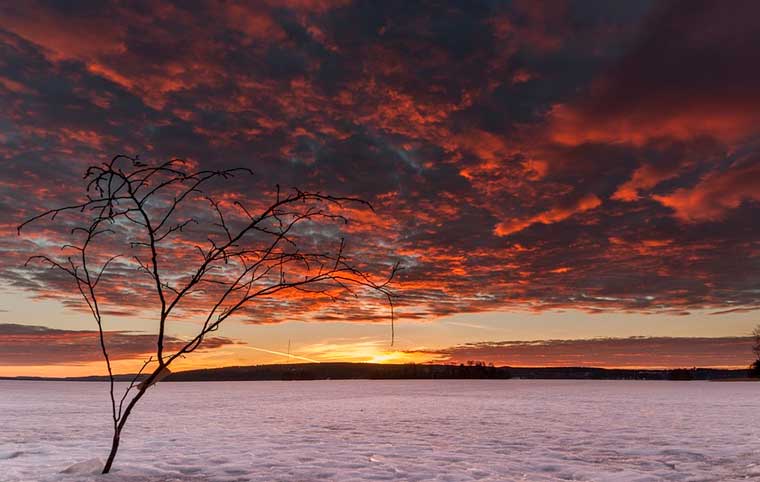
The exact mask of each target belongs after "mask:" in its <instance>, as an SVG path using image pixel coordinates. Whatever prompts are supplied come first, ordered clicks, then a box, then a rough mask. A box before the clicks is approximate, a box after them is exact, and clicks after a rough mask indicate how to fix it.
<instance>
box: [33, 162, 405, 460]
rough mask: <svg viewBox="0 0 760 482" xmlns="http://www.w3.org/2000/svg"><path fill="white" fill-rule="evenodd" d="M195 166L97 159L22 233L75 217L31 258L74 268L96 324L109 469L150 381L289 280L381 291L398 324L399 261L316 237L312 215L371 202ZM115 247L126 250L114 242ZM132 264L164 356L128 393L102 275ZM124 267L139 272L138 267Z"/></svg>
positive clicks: (317, 219)
mask: <svg viewBox="0 0 760 482" xmlns="http://www.w3.org/2000/svg"><path fill="white" fill-rule="evenodd" d="M188 167H189V166H188V164H187V163H185V162H184V161H180V160H172V161H168V162H164V163H162V164H155V165H148V164H145V163H143V162H141V161H140V160H139V159H137V158H133V157H129V156H124V155H119V156H116V157H114V158H113V159H112V160H111V161H110V162H109V163H104V164H102V165H96V166H91V167H89V169H88V170H87V172H86V174H85V176H84V179H85V182H86V199H85V200H83V201H82V202H81V203H78V204H74V205H70V206H64V207H60V208H56V209H51V210H49V211H46V212H44V213H41V214H39V215H37V216H34V217H32V218H30V219H29V220H27V221H26V222H24V223H23V224H22V225H20V226H19V228H18V230H19V233H21V230H22V228H24V227H25V226H27V225H28V224H30V223H34V222H40V221H42V220H48V221H50V222H53V221H54V220H56V218H57V217H58V216H61V215H63V214H66V215H67V216H68V215H72V216H74V217H75V218H77V219H78V220H77V221H76V222H74V223H73V224H72V223H69V224H66V227H67V228H70V233H69V236H68V237H69V238H70V239H71V240H70V241H69V242H68V243H67V244H65V245H64V246H63V247H62V251H61V253H62V254H61V255H60V256H53V255H38V256H33V257H32V258H30V259H29V260H28V261H27V264H29V263H30V262H34V261H37V262H41V263H44V264H46V265H49V266H50V267H51V268H54V269H57V270H60V271H61V272H63V273H65V274H66V275H68V277H70V279H72V280H73V282H74V285H75V286H76V289H77V290H78V293H79V295H81V298H82V299H83V300H84V302H85V304H86V306H87V308H88V309H89V311H90V312H91V313H92V316H93V317H94V319H95V322H96V323H97V325H98V330H99V333H100V349H101V351H102V354H103V357H104V359H105V364H106V367H107V371H108V377H109V380H110V398H111V400H110V404H111V412H112V418H113V441H112V446H111V450H110V453H109V455H108V459H107V461H106V463H105V466H104V467H103V473H108V472H109V471H110V470H111V466H112V464H113V461H114V458H115V456H116V453H117V451H118V448H119V441H120V438H121V435H122V431H123V430H124V426H125V424H126V422H127V419H128V418H129V415H130V414H131V413H132V410H133V409H134V407H135V405H136V404H137V403H138V402H139V401H140V399H141V398H142V397H143V396H144V395H145V393H146V390H147V389H148V387H150V386H151V385H152V384H154V383H155V382H157V381H158V380H160V379H161V378H162V377H164V376H166V374H168V373H170V372H169V367H170V365H171V364H172V363H173V362H174V361H176V360H177V359H178V358H180V357H184V356H185V355H187V354H189V353H191V352H193V351H195V350H196V349H198V348H199V347H201V346H202V345H203V342H204V338H206V337H207V336H208V335H209V334H210V333H212V332H214V331H216V330H217V329H218V328H219V326H220V324H221V323H222V322H224V321H225V320H226V319H228V318H229V317H231V316H232V315H234V314H236V313H240V312H242V311H245V310H246V307H248V309H250V306H251V305H252V304H253V302H255V301H257V300H261V299H262V298H265V297H270V296H272V295H275V294H277V293H280V292H283V291H285V290H291V291H300V292H306V293H308V294H309V295H308V296H314V294H315V293H316V294H318V295H321V296H327V297H329V298H331V299H337V298H338V297H340V296H342V295H343V294H350V295H352V296H358V295H360V294H363V293H365V292H375V293H377V294H380V295H381V296H382V297H384V298H385V299H387V301H388V303H389V305H390V318H391V330H393V299H392V293H391V291H390V289H389V283H390V282H391V280H392V279H393V277H394V275H395V274H396V272H397V270H398V265H393V266H392V267H389V271H390V274H389V276H388V277H387V278H384V279H383V281H381V282H376V281H373V279H371V277H370V276H369V275H368V274H367V273H366V268H360V267H357V265H356V264H353V263H351V262H350V260H349V259H348V258H347V256H346V254H345V252H344V249H345V243H344V241H343V239H342V238H340V240H339V241H338V240H337V237H335V241H334V242H333V243H334V246H331V248H330V249H326V248H325V247H324V246H321V245H322V244H325V242H320V241H318V240H315V239H314V238H315V236H314V235H313V234H314V231H313V229H314V225H315V223H327V222H339V223H347V222H348V220H347V219H346V218H345V217H344V216H343V215H342V214H341V209H342V208H343V207H345V206H346V205H347V204H352V205H360V206H364V207H366V208H368V209H371V206H370V205H369V204H368V203H367V202H365V201H363V200H360V199H356V198H350V197H333V196H329V195H324V194H320V193H316V192H304V191H300V190H298V189H293V190H290V191H288V192H287V193H283V192H280V189H279V186H278V187H277V190H276V192H274V193H272V194H271V196H272V199H271V201H269V202H265V203H263V204H260V205H258V207H255V206H253V207H252V206H250V205H248V206H246V205H245V204H244V203H243V202H241V201H238V200H234V201H230V200H229V199H225V200H224V201H222V200H220V198H219V196H218V195H217V196H214V195H212V192H211V191H210V190H209V189H210V186H209V185H210V184H211V183H212V181H217V182H222V183H231V182H233V178H240V177H241V176H250V175H252V174H253V173H252V172H251V171H250V170H249V169H245V168H237V169H227V170H198V171H196V172H191V170H190V169H188ZM211 187H213V186H211ZM228 197H229V196H228ZM199 203H200V204H199ZM80 218H81V219H80ZM299 229H300V232H299ZM309 229H311V231H309ZM304 230H306V231H307V232H306V233H304V232H303V231H304ZM117 240H120V241H124V243H121V244H118V243H116V242H115V241H117ZM333 243H330V244H333ZM114 245H118V246H120V247H121V248H122V249H126V251H127V252H115V249H117V248H114ZM177 265H182V267H184V269H181V267H179V266H177ZM115 266H118V268H115ZM130 267H131V268H135V269H137V270H138V271H139V272H140V273H142V274H143V275H144V276H147V278H144V279H146V280H147V281H146V283H147V287H148V288H149V289H150V291H151V292H152V293H153V295H155V300H156V311H157V319H156V323H157V336H156V347H155V354H154V355H153V356H151V357H150V358H149V359H148V360H146V361H145V363H144V364H143V365H142V368H141V369H140V370H139V372H138V373H137V374H136V375H135V377H134V379H132V381H131V382H130V383H129V385H128V387H127V388H126V390H125V392H124V393H123V394H121V395H120V396H119V395H117V393H116V390H115V384H114V381H115V379H114V373H113V370H112V360H111V358H110V357H109V349H108V344H107V336H106V331H105V330H104V326H103V316H104V313H105V312H106V310H105V309H104V306H103V305H104V304H106V303H107V302H109V301H113V299H112V298H113V290H114V289H116V288H115V286H116V285H115V284H110V285H109V284H108V283H107V282H105V281H104V280H106V279H107V278H109V276H112V275H113V276H120V275H121V276H124V275H125V273H128V272H131V273H134V271H133V270H132V271H130V269H129V268H130ZM188 267H189V269H188ZM127 276H132V279H134V275H133V274H132V275H127ZM304 296H306V294H305V293H304ZM190 314H193V315H195V316H198V317H199V320H200V321H199V330H198V332H197V334H196V335H195V336H194V337H193V338H191V339H186V340H183V341H182V343H180V345H176V344H175V347H174V349H173V350H172V349H167V347H168V345H167V339H168V338H167V322H169V321H170V320H172V319H178V318H182V317H183V316H189V315H190ZM391 333H392V331H391ZM392 337H393V335H392V334H391V343H392ZM176 346H179V348H178V349H176ZM130 394H131V396H130Z"/></svg>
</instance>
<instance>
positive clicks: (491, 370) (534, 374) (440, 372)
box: [17, 362, 749, 382]
mask: <svg viewBox="0 0 760 482" xmlns="http://www.w3.org/2000/svg"><path fill="white" fill-rule="evenodd" d="M748 376H749V371H748V370H722V369H716V368H689V369H673V370H629V369H608V368H586V367H559V368H554V367H537V368H525V367H495V366H493V365H487V364H485V363H483V362H468V363H467V364H460V365H454V364H448V365H427V364H424V365H418V364H411V363H410V364H377V363H291V364H281V365H254V366H243V367H225V368H209V369H204V370H188V371H183V372H175V373H172V374H171V375H169V376H168V377H167V378H166V379H165V380H164V381H170V382H200V381H256V380H261V381H263V380H358V379H367V380H419V379H508V378H520V379H550V380H565V379H576V380H736V379H742V378H747V377H748ZM132 377H133V376H132V375H117V377H116V378H117V380H119V381H128V380H131V379H132ZM17 379H26V380H40V379H42V380H45V379H47V380H50V379H49V378H36V377H17ZM106 379H107V378H106V377H100V376H91V377H70V378H66V379H65V380H79V381H100V380H106Z"/></svg>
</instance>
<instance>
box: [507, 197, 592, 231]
mask: <svg viewBox="0 0 760 482" xmlns="http://www.w3.org/2000/svg"><path fill="white" fill-rule="evenodd" d="M601 204H602V200H601V199H599V198H598V197H597V196H596V195H595V194H587V195H585V196H583V197H582V198H580V199H578V200H577V201H575V202H573V203H572V204H570V205H569V206H558V207H555V208H553V209H550V210H548V211H544V212H543V213H540V214H537V215H535V216H531V217H529V218H525V219H514V220H510V221H502V222H500V223H498V224H497V225H496V227H495V228H494V233H495V234H496V235H497V236H509V235H510V234H514V233H516V232H519V231H522V230H523V229H525V228H527V227H529V226H532V225H533V224H536V223H542V224H552V223H557V222H560V221H564V220H565V219H567V218H569V217H571V216H573V215H575V214H578V213H582V212H585V211H590V210H592V209H595V208H597V207H599V206H600V205H601Z"/></svg>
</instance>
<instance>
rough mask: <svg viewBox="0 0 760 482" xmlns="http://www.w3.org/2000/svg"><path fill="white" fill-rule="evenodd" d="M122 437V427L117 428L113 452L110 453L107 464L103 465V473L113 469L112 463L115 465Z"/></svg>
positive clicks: (112, 445) (114, 435) (112, 446)
mask: <svg viewBox="0 0 760 482" xmlns="http://www.w3.org/2000/svg"><path fill="white" fill-rule="evenodd" d="M120 437H121V429H116V430H115V431H114V434H113V443H112V444H111V453H109V454H108V460H106V465H105V466H104V467H103V473H104V474H107V473H108V472H110V471H111V465H113V460H114V459H115V458H116V452H117V451H118V450H119V438H120Z"/></svg>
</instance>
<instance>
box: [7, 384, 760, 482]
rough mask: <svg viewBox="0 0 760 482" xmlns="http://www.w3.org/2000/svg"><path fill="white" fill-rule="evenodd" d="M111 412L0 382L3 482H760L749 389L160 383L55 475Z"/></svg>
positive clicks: (95, 398) (71, 393) (48, 388)
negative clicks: (117, 441)
mask: <svg viewBox="0 0 760 482" xmlns="http://www.w3.org/2000/svg"><path fill="white" fill-rule="evenodd" d="M107 410H108V405H107V387H106V385H105V384H102V383H82V382H21V381H0V480H2V481H38V480H42V481H53V480H56V481H57V480H64V481H91V480H102V481H196V480H197V481H201V480H203V481H245V480H260V481H312V480H405V481H406V480H410V481H411V480H442V481H443V480H445V481H460V480H461V481H464V480H489V481H494V480H499V481H501V480H529V481H539V480H600V481H603V480H619V481H634V480H640V481H643V480H651V481H655V480H690V481H691V480H693V481H697V480H701V481H705V480H715V481H729V480H743V479H746V478H760V383H710V382H664V381H663V382H644V381H564V380H563V381H538V380H535V381H532V380H531V381H529V380H503V381H502V380H445V381H444V380H415V381H411V380H410V381H315V382H219V383H164V384H159V385H158V386H157V387H154V388H152V389H151V390H150V392H149V394H148V396H147V397H146V398H145V399H144V403H142V404H141V405H138V406H137V409H136V412H135V414H134V415H133V417H132V418H130V420H129V422H128V424H127V429H126V433H125V434H124V435H123V437H122V445H121V451H120V452H119V455H118V457H117V459H116V463H115V465H114V472H113V473H112V474H110V475H109V476H105V477H100V476H93V475H88V474H83V473H78V474H61V473H60V472H61V471H62V470H64V469H66V468H67V467H70V466H71V465H72V464H75V463H79V462H86V461H88V460H89V461H92V459H93V458H96V457H97V458H100V459H101V460H103V459H105V456H106V455H107V451H108V448H109V446H110V445H109V444H110V437H111V434H110V428H109V423H108V422H109V417H110V414H109V413H108V411H107ZM84 465H86V464H84ZM84 472H86V470H85V471H84Z"/></svg>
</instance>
